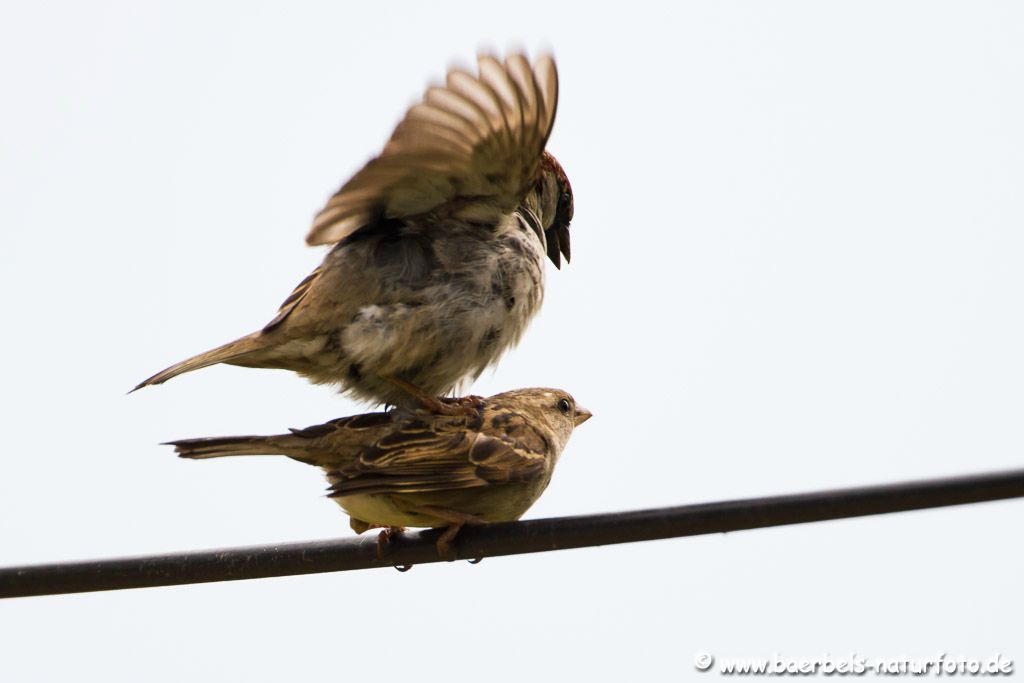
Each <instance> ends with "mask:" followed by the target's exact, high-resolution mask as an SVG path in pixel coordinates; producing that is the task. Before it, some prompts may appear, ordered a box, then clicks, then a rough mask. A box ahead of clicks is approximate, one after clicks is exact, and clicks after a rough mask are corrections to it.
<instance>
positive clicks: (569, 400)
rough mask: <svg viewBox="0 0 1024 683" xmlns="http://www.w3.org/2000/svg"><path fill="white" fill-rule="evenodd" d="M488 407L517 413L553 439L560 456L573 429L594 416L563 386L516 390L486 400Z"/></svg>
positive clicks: (556, 452)
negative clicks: (564, 389)
mask: <svg viewBox="0 0 1024 683" xmlns="http://www.w3.org/2000/svg"><path fill="white" fill-rule="evenodd" d="M487 408H488V409H491V410H496V411H499V412H501V411H512V412H514V413H518V414H519V415H520V416H522V418H523V419H525V420H526V421H527V422H529V423H530V424H531V425H533V426H534V427H536V428H538V429H540V430H541V431H542V432H543V433H544V435H545V436H546V437H547V439H548V440H549V441H550V444H551V446H552V448H553V449H554V455H555V456H557V455H558V454H560V453H561V452H562V449H563V448H565V444H566V443H568V441H569V437H570V436H571V435H572V431H573V429H575V428H576V427H578V426H580V425H581V424H583V423H584V422H586V421H587V420H589V419H590V418H591V417H592V415H593V414H592V413H591V412H590V411H589V410H587V409H586V408H584V407H583V406H581V405H579V404H578V403H576V399H574V398H573V397H572V394H570V393H569V392H567V391H562V390H561V389H546V388H535V389H515V390H513V391H506V392H504V393H502V394H497V395H495V396H491V397H490V398H488V399H487Z"/></svg>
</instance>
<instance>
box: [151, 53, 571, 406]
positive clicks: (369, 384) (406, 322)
mask: <svg viewBox="0 0 1024 683" xmlns="http://www.w3.org/2000/svg"><path fill="white" fill-rule="evenodd" d="M478 65H479V74H478V75H471V74H470V73H468V72H466V71H463V70H460V69H452V70H451V71H449V72H448V77H447V80H446V83H445V85H444V86H437V87H431V88H428V89H427V91H426V94H425V95H424V97H423V101H422V102H420V103H419V104H416V105H414V106H413V107H412V108H411V109H409V111H408V112H407V113H406V115H405V118H404V119H403V120H402V122H401V123H399V124H398V127H397V128H395V131H394V133H393V134H392V136H391V139H390V140H389V141H388V143H387V144H386V145H385V146H384V150H383V151H382V152H381V154H380V155H379V156H378V157H376V158H375V159H373V160H371V161H370V162H369V163H367V164H366V166H364V167H363V169H362V170H360V171H359V172H358V173H356V175H355V176H353V177H352V179H351V180H349V181H348V182H347V183H345V185H344V186H342V188H341V189H340V190H338V192H337V193H336V194H335V195H334V196H333V197H332V198H331V199H330V201H328V202H327V206H326V207H324V209H323V210H322V211H320V213H319V214H318V215H317V217H316V219H315V221H314V223H313V227H312V230H311V231H310V232H309V235H308V236H307V237H306V241H307V242H308V243H309V244H311V245H316V244H332V243H333V244H334V245H335V246H334V247H333V248H332V249H331V251H330V252H329V253H328V254H327V256H326V257H325V258H324V261H323V263H322V264H321V265H320V266H319V267H318V268H317V269H316V270H314V271H313V272H312V273H311V274H310V275H309V277H307V278H306V279H305V280H303V281H302V282H301V283H300V284H299V286H298V287H296V289H295V291H294V292H292V294H291V295H290V296H289V297H288V298H287V299H286V300H285V302H284V303H283V304H282V306H281V309H280V310H279V312H278V314H277V316H276V317H275V318H274V319H273V320H271V321H270V323H268V324H267V326H266V327H264V328H263V329H262V330H260V331H258V332H254V333H253V334H250V335H247V336H245V337H242V338H241V339H238V340H236V341H233V342H230V343H228V344H225V345H224V346H221V347H218V348H216V349H213V350H211V351H207V352H206V353H202V354H200V355H198V356H195V357H193V358H189V359H187V360H184V361H182V362H180V363H177V364H176V365H172V366H171V367H169V368H167V369H166V370H163V371H162V372H160V373H157V374H156V375H154V376H152V377H150V378H149V379H147V380H145V381H144V382H142V383H141V384H139V385H138V386H137V387H135V388H136V389H138V388H140V387H143V386H146V385H149V384H159V383H161V382H164V381H166V380H168V379H170V378H171V377H174V376H176V375H179V374H181V373H184V372H189V371H191V370H196V369H198V368H203V367H206V366H209V365H213V364H215V363H229V364H232V365H243V366H246V367H258V368H285V369H288V370H294V371H295V372H298V373H299V374H301V375H304V376H305V377H308V378H309V379H310V380H311V381H313V382H316V383H335V384H340V385H341V388H342V390H343V391H347V392H349V393H350V394H352V395H353V396H354V397H356V398H359V399H364V400H367V401H371V402H380V403H388V404H391V405H413V404H417V405H428V406H431V407H432V408H433V409H434V410H443V405H442V404H441V403H440V402H439V401H438V400H437V399H436V398H434V397H435V396H437V395H439V394H445V393H447V392H448V391H450V390H452V389H454V388H456V387H457V385H459V384H460V382H462V381H463V380H466V379H470V378H476V377H478V376H479V375H480V373H481V372H483V370H484V369H485V368H486V367H488V366H489V365H490V364H492V363H494V362H495V361H496V360H497V359H498V357H499V356H501V354H502V353H503V352H504V351H505V350H506V349H508V348H509V347H510V346H512V345H513V344H515V343H516V342H517V341H518V340H519V338H520V336H521V335H522V333H523V330H524V329H525V328H526V325H527V323H528V322H529V321H530V319H531V318H532V317H533V316H534V314H535V313H536V312H537V310H538V309H539V307H540V304H541V299H542V297H543V294H544V256H545V254H546V255H547V256H548V258H550V259H551V261H552V262H554V264H555V266H556V267H557V266H559V265H560V254H561V255H562V256H565V259H566V260H567V261H568V260H569V255H570V251H569V222H570V221H571V219H572V215H573V198H572V190H571V188H570V186H569V181H568V178H566V175H565V172H564V171H563V170H562V167H561V166H560V165H559V164H558V162H557V161H556V160H555V158H554V157H553V156H551V154H550V153H548V152H546V151H545V150H544V146H545V144H546V142H547V139H548V136H549V134H550V133H551V127H552V125H553V123H554V119H555V107H556V104H557V99H558V78H557V74H556V71H555V63H554V61H553V60H552V59H551V58H550V57H541V58H539V59H537V60H536V61H535V62H534V64H533V65H532V67H531V65H530V63H529V62H528V61H527V59H526V58H525V57H524V56H523V55H522V54H513V55H511V56H509V57H508V58H507V59H506V60H505V61H504V62H503V63H502V62H499V61H498V60H497V59H495V58H494V57H491V56H487V55H484V56H481V57H479V59H478Z"/></svg>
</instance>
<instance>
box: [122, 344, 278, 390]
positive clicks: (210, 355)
mask: <svg viewBox="0 0 1024 683" xmlns="http://www.w3.org/2000/svg"><path fill="white" fill-rule="evenodd" d="M260 334H261V333H260V332H254V333H253V334H249V335H246V336H244V337H242V338H241V339H236V340H235V341H233V342H228V343H227V344H224V345H223V346H218V347H217V348H215V349H210V350H209V351H207V352H206V353H200V354H199V355H198V356H192V357H191V358H186V359H185V360H183V361H181V362H180V363H175V364H174V365H172V366H171V367H169V368H166V369H165V370H161V371H160V372H158V373H156V374H155V375H153V376H152V377H150V378H149V379H146V380H143V381H142V382H141V383H139V385H138V386H136V387H135V388H134V389H132V391H138V390H139V389H141V388H142V387H148V386H149V385H151V384H163V383H164V382H166V381H167V380H169V379H171V378H172V377H177V376H178V375H181V374H184V373H186V372H192V371H193V370H199V369H200V368H205V367H209V366H211V365H216V364H217V363H231V362H237V361H239V360H241V359H242V358H243V357H245V356H248V355H250V354H252V353H253V352H255V351H259V350H261V348H262V345H261V344H260V343H259V342H258V341H257V338H258V337H259V336H260ZM128 393H131V391H130V392H128Z"/></svg>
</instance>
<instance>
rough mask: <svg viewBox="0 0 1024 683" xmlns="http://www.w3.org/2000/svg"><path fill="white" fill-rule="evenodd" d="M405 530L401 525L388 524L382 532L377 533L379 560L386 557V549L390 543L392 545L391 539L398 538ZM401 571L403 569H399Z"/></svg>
mask: <svg viewBox="0 0 1024 683" xmlns="http://www.w3.org/2000/svg"><path fill="white" fill-rule="evenodd" d="M404 532H405V529H403V528H402V527H400V526H386V527H383V528H382V529H381V530H380V533H379V534H377V559H378V560H383V559H384V554H385V551H386V550H387V547H388V545H390V543H391V539H392V538H396V537H398V536H401V535H402V534H403V533H404ZM409 566H411V565H409ZM399 571H402V570H399Z"/></svg>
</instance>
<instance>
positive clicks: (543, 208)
mask: <svg viewBox="0 0 1024 683" xmlns="http://www.w3.org/2000/svg"><path fill="white" fill-rule="evenodd" d="M535 192H536V193H537V200H538V201H537V203H538V206H539V209H540V221H541V226H542V227H543V228H544V238H545V241H546V242H547V249H548V258H549V259H551V262H552V263H554V264H555V267H556V268H561V267H562V261H561V257H560V255H559V253H561V256H565V262H566V263H568V262H569V258H570V255H571V252H570V249H569V223H570V222H571V221H572V214H573V202H572V186H571V185H570V184H569V177H568V176H567V175H566V174H565V170H563V169H562V165H561V164H559V163H558V160H557V159H555V157H554V156H553V155H552V154H551V152H548V151H546V150H545V151H544V154H543V155H542V156H541V160H540V177H539V178H538V179H537V185H536V188H535Z"/></svg>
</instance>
